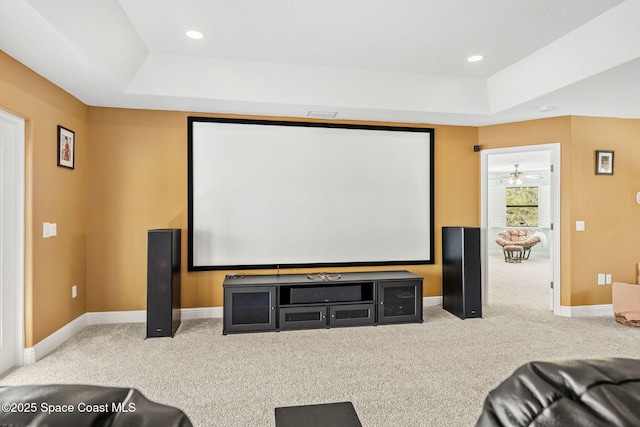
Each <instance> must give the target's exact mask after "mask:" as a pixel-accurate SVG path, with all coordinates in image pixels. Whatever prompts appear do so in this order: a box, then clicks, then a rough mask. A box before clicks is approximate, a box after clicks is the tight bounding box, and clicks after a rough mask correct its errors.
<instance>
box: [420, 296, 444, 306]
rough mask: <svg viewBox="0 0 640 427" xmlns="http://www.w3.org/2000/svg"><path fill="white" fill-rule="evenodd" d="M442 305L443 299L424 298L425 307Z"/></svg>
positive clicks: (423, 304)
mask: <svg viewBox="0 0 640 427" xmlns="http://www.w3.org/2000/svg"><path fill="white" fill-rule="evenodd" d="M441 304H442V297H423V298H422V306H423V307H433V306H436V305H441Z"/></svg>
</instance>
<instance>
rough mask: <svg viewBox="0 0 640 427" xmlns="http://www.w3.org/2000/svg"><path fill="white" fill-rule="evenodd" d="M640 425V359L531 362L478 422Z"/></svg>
mask: <svg viewBox="0 0 640 427" xmlns="http://www.w3.org/2000/svg"><path fill="white" fill-rule="evenodd" d="M498 426H518V427H521V426H536V427H542V426H545V427H551V426H553V427H556V426H557V427H572V426H576V427H612V426H620V427H632V426H633V427H637V426H640V360H636V359H619V358H607V359H593V360H568V361H559V362H531V363H528V364H526V365H523V366H521V367H520V368H518V369H517V370H516V371H515V372H514V373H513V375H511V376H510V377H509V378H507V379H506V380H504V381H503V382H502V383H501V384H500V385H498V387H497V388H495V389H494V390H492V391H491V392H490V393H489V395H488V396H487V397H486V399H485V402H484V407H483V410H482V414H481V415H480V418H479V419H478V421H477V424H476V427H498Z"/></svg>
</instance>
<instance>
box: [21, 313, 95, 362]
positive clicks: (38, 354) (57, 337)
mask: <svg viewBox="0 0 640 427" xmlns="http://www.w3.org/2000/svg"><path fill="white" fill-rule="evenodd" d="M87 319H88V318H87V313H85V314H83V315H82V316H79V317H77V318H75V319H74V320H72V321H71V322H69V323H67V324H66V325H65V326H63V327H62V328H60V329H58V330H57V331H55V332H54V333H52V334H51V335H49V336H48V337H46V338H45V339H43V340H42V341H40V342H39V343H37V344H36V345H34V346H33V347H29V348H25V349H24V351H23V353H22V354H23V355H22V363H23V365H31V364H32V363H35V362H37V361H38V360H40V359H42V358H43V357H44V356H46V355H47V354H49V353H51V352H52V351H53V350H55V349H56V348H58V347H59V346H60V345H61V344H62V343H64V342H65V341H66V340H68V339H69V338H71V337H72V336H74V335H75V334H77V333H78V332H80V331H81V330H83V329H84V328H85V327H87V326H88V325H89V323H88V320H87Z"/></svg>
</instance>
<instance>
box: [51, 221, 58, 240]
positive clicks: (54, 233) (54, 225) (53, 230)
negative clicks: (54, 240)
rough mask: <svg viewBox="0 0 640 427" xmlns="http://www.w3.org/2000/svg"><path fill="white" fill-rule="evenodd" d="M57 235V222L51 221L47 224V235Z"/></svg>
mask: <svg viewBox="0 0 640 427" xmlns="http://www.w3.org/2000/svg"><path fill="white" fill-rule="evenodd" d="M57 235H58V224H56V223H55V222H52V223H51V224H49V236H51V237H53V236H57Z"/></svg>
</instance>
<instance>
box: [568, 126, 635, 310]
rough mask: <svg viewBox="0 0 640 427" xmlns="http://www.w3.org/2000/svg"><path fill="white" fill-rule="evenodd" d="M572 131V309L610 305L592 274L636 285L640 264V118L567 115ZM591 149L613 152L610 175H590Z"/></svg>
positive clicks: (605, 291)
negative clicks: (580, 226)
mask: <svg viewBox="0 0 640 427" xmlns="http://www.w3.org/2000/svg"><path fill="white" fill-rule="evenodd" d="M571 133H572V143H571V152H572V156H571V180H572V181H571V182H572V183H574V185H573V186H572V191H571V193H570V198H571V218H570V220H571V224H570V227H572V228H571V230H572V231H571V271H572V274H571V305H588V304H610V303H611V286H610V285H607V286H597V284H596V283H597V282H596V278H597V274H598V273H610V274H612V276H613V280H614V281H621V282H630V283H635V281H636V276H635V265H636V263H638V262H640V246H639V245H638V236H640V205H639V204H638V203H636V193H638V192H639V191H640V120H629V119H613V118H593V117H572V119H571ZM596 150H614V152H615V154H614V170H613V172H614V174H613V175H612V176H610V175H596V174H595V157H596V154H595V152H596ZM578 220H581V221H585V231H584V232H576V231H573V230H575V221H578Z"/></svg>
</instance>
